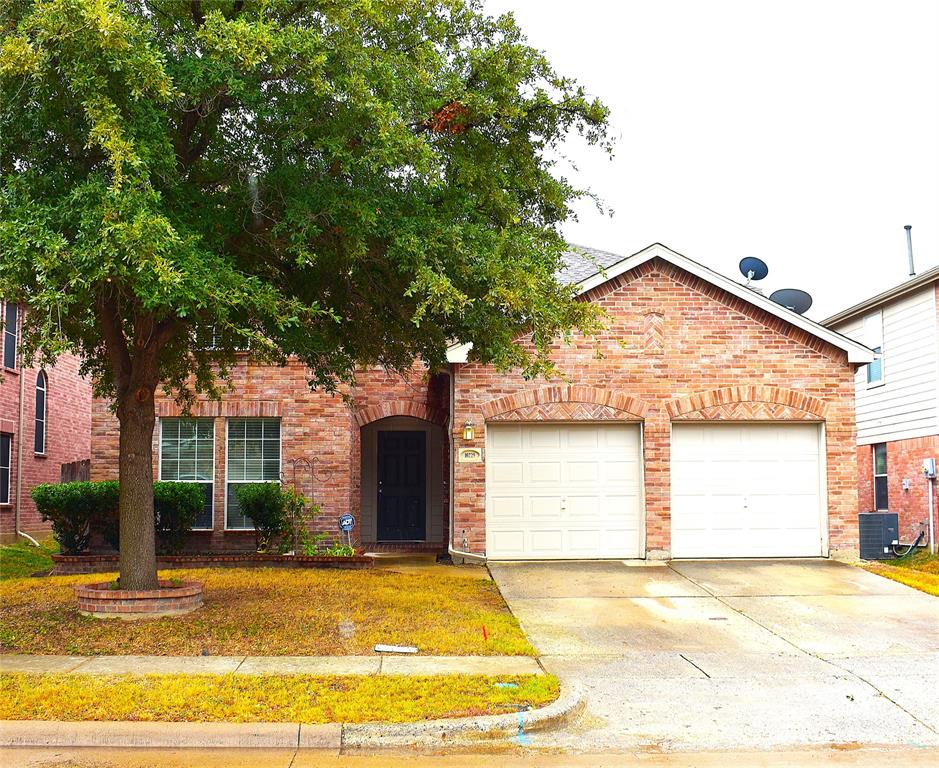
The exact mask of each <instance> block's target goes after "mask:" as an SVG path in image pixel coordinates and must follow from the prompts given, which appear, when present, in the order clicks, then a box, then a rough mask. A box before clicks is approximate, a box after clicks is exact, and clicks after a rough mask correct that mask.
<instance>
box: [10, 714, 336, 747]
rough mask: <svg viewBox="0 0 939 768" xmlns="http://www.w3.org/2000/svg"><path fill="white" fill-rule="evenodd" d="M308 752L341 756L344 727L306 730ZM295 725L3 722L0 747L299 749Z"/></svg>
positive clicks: (307, 727) (298, 737)
mask: <svg viewBox="0 0 939 768" xmlns="http://www.w3.org/2000/svg"><path fill="white" fill-rule="evenodd" d="M303 730H304V732H305V733H304V739H303V740H304V746H307V747H311V748H318V749H332V750H338V749H339V747H340V745H341V743H342V726H341V725H339V724H338V723H336V724H329V725H310V726H306V725H305V726H303ZM300 731H301V728H300V725H299V724H297V723H127V722H59V721H53V720H50V721H43V720H4V721H2V722H0V747H161V748H166V749H175V748H185V747H196V748H211V747H228V748H235V749H241V748H254V747H263V748H267V749H277V748H289V749H296V748H297V746H298V744H300V742H301V738H300Z"/></svg>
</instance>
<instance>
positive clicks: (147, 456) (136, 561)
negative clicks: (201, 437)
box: [117, 387, 159, 589]
mask: <svg viewBox="0 0 939 768" xmlns="http://www.w3.org/2000/svg"><path fill="white" fill-rule="evenodd" d="M153 394H154V389H151V388H149V387H141V388H138V389H135V390H134V389H132V390H131V392H129V393H128V394H127V395H126V396H125V397H124V398H123V400H122V402H120V403H119V404H118V407H117V417H118V420H119V421H120V424H121V437H120V449H119V455H118V467H119V472H120V475H119V477H120V485H121V490H120V502H119V510H120V532H121V551H120V572H121V580H120V585H121V589H157V588H158V586H159V585H158V582H157V568H156V541H155V533H154V521H153V426H154V424H155V423H156V415H155V411H154V403H153Z"/></svg>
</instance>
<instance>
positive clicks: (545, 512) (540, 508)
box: [529, 496, 561, 520]
mask: <svg viewBox="0 0 939 768" xmlns="http://www.w3.org/2000/svg"><path fill="white" fill-rule="evenodd" d="M529 517H530V518H531V519H533V520H560V519H561V498H560V497H559V496H532V497H531V499H530V500H529Z"/></svg>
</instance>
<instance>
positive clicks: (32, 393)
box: [0, 302, 91, 541]
mask: <svg viewBox="0 0 939 768" xmlns="http://www.w3.org/2000/svg"><path fill="white" fill-rule="evenodd" d="M0 303H2V302H0ZM2 346H3V341H2V339H0V349H2ZM0 359H2V358H0ZM17 366H18V367H17V369H16V370H8V369H5V368H3V367H2V365H0V432H3V433H6V434H9V435H12V436H13V445H12V456H11V459H12V462H11V463H12V467H11V478H10V503H9V504H6V505H0V539H2V540H4V541H8V540H10V539H12V538H13V537H14V535H15V517H16V502H17V498H19V500H20V514H19V518H20V530H21V531H23V532H25V533H28V534H30V535H32V536H44V535H47V534H48V531H49V526H48V524H47V523H44V522H42V520H41V519H40V517H39V513H38V512H37V511H36V505H35V504H34V503H33V500H32V497H31V496H30V495H29V491H30V489H31V488H33V487H34V486H36V485H39V484H40V483H56V482H58V481H59V479H60V477H61V465H62V464H67V463H70V462H73V461H80V460H82V459H87V458H89V456H90V455H91V385H90V383H89V382H88V381H87V380H86V379H83V378H82V377H81V376H79V374H78V368H79V363H78V360H77V359H76V358H75V357H73V356H71V355H63V356H62V357H60V358H59V360H58V362H57V363H56V365H55V366H53V367H52V368H48V369H46V376H47V395H46V399H47V403H48V406H47V414H46V452H45V455H43V456H40V455H37V454H36V453H34V451H33V449H34V447H35V442H34V440H35V424H36V421H35V418H36V377H37V376H38V374H39V369H38V368H32V367H28V368H22V367H19V366H20V363H19V362H18V363H17ZM21 389H22V421H21V420H20V413H21V409H20V392H21ZM20 456H22V474H21V475H20V472H19V471H18V467H19V466H20V461H19V459H20ZM20 477H22V487H21V488H17V481H18V479H19V478H20Z"/></svg>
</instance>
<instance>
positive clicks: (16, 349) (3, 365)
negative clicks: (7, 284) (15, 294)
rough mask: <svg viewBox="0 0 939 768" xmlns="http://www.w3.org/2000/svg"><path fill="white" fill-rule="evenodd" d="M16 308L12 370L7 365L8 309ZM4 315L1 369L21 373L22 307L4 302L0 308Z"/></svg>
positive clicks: (1, 321) (1, 319)
mask: <svg viewBox="0 0 939 768" xmlns="http://www.w3.org/2000/svg"><path fill="white" fill-rule="evenodd" d="M9 306H14V307H16V329H15V330H14V331H13V367H12V368H10V367H9V366H7V364H6V357H7V326H6V319H7V307H9ZM0 310H2V314H0V324H2V326H3V327H2V328H0V341H2V342H3V343H2V344H0V369H2V370H4V371H7V372H8V373H20V365H19V362H20V335H21V330H20V327H21V326H22V325H23V318H22V316H21V315H22V313H21V312H20V307H19V305H18V304H12V303H11V302H9V301H4V302H3V306H2V307H0Z"/></svg>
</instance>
